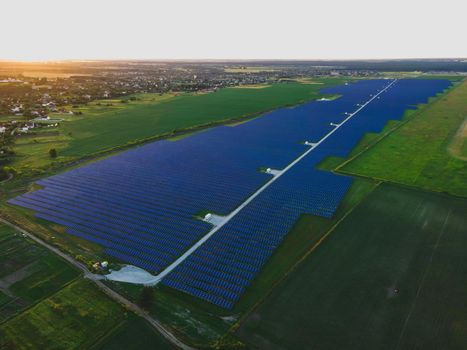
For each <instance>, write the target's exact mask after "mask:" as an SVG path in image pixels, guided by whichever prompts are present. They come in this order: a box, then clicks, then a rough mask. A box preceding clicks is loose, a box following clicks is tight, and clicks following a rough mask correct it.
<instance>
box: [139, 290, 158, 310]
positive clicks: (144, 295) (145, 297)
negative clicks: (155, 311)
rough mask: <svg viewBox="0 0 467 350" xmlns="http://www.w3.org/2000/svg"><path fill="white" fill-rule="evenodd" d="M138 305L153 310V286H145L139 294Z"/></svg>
mask: <svg viewBox="0 0 467 350" xmlns="http://www.w3.org/2000/svg"><path fill="white" fill-rule="evenodd" d="M138 305H139V306H141V308H142V309H143V310H145V311H149V310H151V308H152V306H153V305H154V291H153V289H152V288H151V287H143V289H142V290H141V293H140V295H139V299H138Z"/></svg>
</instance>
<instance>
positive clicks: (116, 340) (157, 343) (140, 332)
mask: <svg viewBox="0 0 467 350" xmlns="http://www.w3.org/2000/svg"><path fill="white" fill-rule="evenodd" d="M92 349H93V350H144V349H147V350H149V349H154V350H169V349H175V348H174V347H173V346H172V345H170V344H168V343H167V342H166V341H165V339H164V338H162V336H160V335H159V334H158V333H156V331H155V330H154V329H153V328H151V326H149V325H148V324H147V323H146V321H144V320H143V319H142V318H140V317H136V316H134V315H129V317H128V319H127V320H126V321H125V323H124V324H123V325H122V326H121V327H119V328H117V329H115V330H114V331H113V332H112V333H111V334H110V335H109V336H108V337H105V338H104V339H103V340H101V341H100V342H98V343H97V344H96V345H94V346H93V347H92Z"/></svg>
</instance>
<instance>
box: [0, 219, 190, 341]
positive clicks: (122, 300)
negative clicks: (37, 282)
mask: <svg viewBox="0 0 467 350" xmlns="http://www.w3.org/2000/svg"><path fill="white" fill-rule="evenodd" d="M0 222H1V223H4V224H6V225H8V226H10V227H13V228H14V229H15V230H17V231H18V232H20V233H22V234H24V235H26V236H28V237H29V238H31V239H32V240H33V241H34V242H36V243H38V244H40V245H41V246H43V247H45V248H47V249H48V250H50V251H52V252H53V253H55V254H57V255H59V256H60V257H61V258H63V259H64V260H66V261H68V262H69V263H70V264H71V265H73V266H75V267H76V268H78V269H79V270H81V271H82V272H83V274H84V278H87V279H90V280H91V281H93V282H94V283H95V284H96V285H97V287H99V289H101V290H102V291H103V292H104V293H105V294H107V295H108V296H109V297H111V298H112V299H114V300H115V301H117V302H119V303H120V304H122V305H124V306H125V307H126V308H127V309H129V310H131V311H133V312H134V313H136V314H137V315H138V316H141V317H142V318H144V319H145V320H146V321H147V322H148V323H149V324H150V325H151V326H152V327H154V328H155V329H156V330H157V331H158V332H159V333H160V334H162V336H163V337H164V338H165V339H167V341H169V342H170V343H171V344H172V345H174V346H175V347H177V348H179V349H183V350H195V348H192V347H190V346H189V345H187V344H185V343H183V342H182V341H180V340H179V339H178V338H177V337H176V336H175V335H174V334H173V333H172V332H171V331H170V330H168V329H167V328H165V327H164V326H163V325H162V324H161V323H160V322H159V321H157V320H155V319H154V318H152V317H151V316H150V315H149V314H147V313H146V312H145V311H144V310H143V309H141V308H140V307H139V306H138V305H136V304H134V303H132V302H131V301H129V300H128V299H126V298H124V297H123V296H122V295H120V294H118V293H117V292H115V291H114V290H113V289H111V288H110V287H108V286H107V285H105V284H104V283H102V282H101V281H100V275H95V274H93V273H91V272H89V270H88V269H87V267H86V266H85V265H83V264H81V263H80V262H78V261H76V260H75V259H73V258H71V257H70V256H68V255H67V254H65V253H64V252H62V251H61V250H59V249H58V248H56V247H54V246H52V245H50V244H48V243H46V242H44V241H43V240H42V239H40V238H38V237H36V236H34V235H33V234H31V233H29V232H28V231H26V230H24V229H22V228H21V227H19V226H17V225H15V224H13V223H11V222H9V221H7V220H5V219H3V218H0Z"/></svg>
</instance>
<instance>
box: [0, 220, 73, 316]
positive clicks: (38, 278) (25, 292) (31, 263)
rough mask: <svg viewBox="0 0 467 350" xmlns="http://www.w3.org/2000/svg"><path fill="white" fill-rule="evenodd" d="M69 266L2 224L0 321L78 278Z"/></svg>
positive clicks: (0, 225)
mask: <svg viewBox="0 0 467 350" xmlns="http://www.w3.org/2000/svg"><path fill="white" fill-rule="evenodd" d="M77 276H78V272H77V271H76V270H74V269H73V268H72V267H71V266H70V265H68V264H67V263H65V262H64V261H62V260H61V259H59V258H57V257H56V256H55V255H53V254H51V253H49V252H48V251H46V250H45V249H43V248H42V247H39V246H38V245H36V244H35V243H33V242H32V241H30V240H29V239H27V238H25V237H23V236H21V235H20V234H19V233H18V232H16V231H14V230H13V229H11V228H10V227H9V226H6V225H3V224H0V296H1V297H0V321H2V320H5V319H7V318H8V317H11V316H12V315H14V314H16V313H18V312H19V311H21V310H22V309H24V308H26V307H28V306H30V305H31V304H33V303H35V302H37V301H39V300H41V299H43V298H44V297H47V296H48V295H50V294H52V293H54V292H56V291H57V290H59V289H60V288H62V286H63V285H65V284H66V283H68V282H70V281H71V280H73V279H75V278H76V277H77Z"/></svg>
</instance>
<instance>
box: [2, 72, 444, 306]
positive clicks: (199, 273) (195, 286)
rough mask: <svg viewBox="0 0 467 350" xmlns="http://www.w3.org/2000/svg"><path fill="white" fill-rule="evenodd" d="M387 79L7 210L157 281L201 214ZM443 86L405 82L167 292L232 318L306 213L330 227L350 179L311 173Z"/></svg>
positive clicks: (113, 166) (255, 181) (289, 157)
mask: <svg viewBox="0 0 467 350" xmlns="http://www.w3.org/2000/svg"><path fill="white" fill-rule="evenodd" d="M390 82H391V81H389V80H363V81H359V82H356V83H350V84H348V85H342V86H339V87H334V88H330V89H325V90H324V91H323V92H325V93H332V94H339V95H341V97H340V98H339V99H337V100H334V101H331V102H325V103H323V102H310V103H305V104H303V105H300V106H297V107H294V108H282V109H278V110H276V111H273V112H271V113H268V114H267V115H265V116H263V117H262V118H257V119H254V120H252V121H250V122H248V123H243V124H240V125H238V126H235V127H230V126H220V127H216V128H213V129H210V130H208V131H205V132H203V133H199V134H196V135H193V136H191V137H188V138H185V139H182V140H179V141H176V142H171V141H158V142H153V143H150V144H147V145H144V146H140V147H137V148H134V149H132V150H129V151H126V152H122V153H120V154H117V155H115V156H113V157H110V158H107V159H104V160H101V161H98V162H95V163H92V164H89V165H86V166H83V167H80V168H77V169H73V170H70V171H67V172H65V173H62V174H58V175H55V176H52V177H49V178H46V179H43V180H41V181H38V182H37V183H38V184H39V185H42V186H43V187H44V188H43V189H41V190H38V191H35V192H32V193H28V194H24V195H22V196H19V197H17V198H14V199H12V200H10V203H12V204H16V205H20V206H23V207H26V208H30V209H32V210H34V211H36V213H37V214H36V215H37V216H38V217H40V218H43V219H46V220H49V221H52V222H55V223H57V224H60V225H63V226H65V227H67V232H68V233H70V234H72V235H75V236H78V237H81V238H83V239H86V240H89V241H92V242H95V243H97V244H99V245H102V246H103V247H105V249H106V253H107V254H109V255H111V256H113V257H115V258H117V259H119V260H121V261H124V262H127V263H130V264H134V265H136V266H140V267H142V268H145V269H147V270H149V271H151V272H153V273H159V272H160V271H162V270H163V269H164V268H165V267H167V266H168V265H170V264H171V263H172V262H173V261H174V260H175V259H177V257H179V256H180V255H181V254H183V253H184V252H185V251H186V250H188V249H189V248H190V247H191V246H192V245H193V244H194V243H195V242H197V241H198V240H199V239H200V238H201V237H203V236H204V235H205V234H206V233H207V232H209V230H210V229H211V228H212V226H211V225H210V224H208V223H206V222H203V221H201V220H199V219H196V218H195V216H196V215H197V214H198V213H199V212H201V211H204V210H209V211H210V212H214V213H217V214H220V215H227V214H229V213H230V212H232V211H233V210H234V209H235V208H237V207H238V206H239V205H240V204H241V203H242V202H244V201H245V200H246V199H247V198H248V197H249V196H251V195H252V194H253V193H254V192H255V191H256V190H257V189H259V188H260V187H261V186H262V185H264V184H265V183H266V182H268V181H270V180H271V179H272V176H271V175H270V174H266V173H263V172H259V171H258V170H259V169H260V168H263V167H270V168H274V169H283V168H285V167H286V166H287V165H288V164H290V163H291V162H292V161H293V160H295V159H296V158H297V157H299V156H300V155H301V154H303V153H304V152H305V151H306V150H308V149H309V148H308V146H305V145H304V144H303V143H304V141H309V142H317V141H319V140H320V139H322V138H323V137H324V136H325V135H326V134H328V133H329V132H330V131H331V130H333V129H334V127H333V126H332V125H330V123H340V122H342V121H343V120H344V119H346V118H347V116H348V113H350V112H354V111H355V110H357V109H358V108H359V105H361V104H362V103H365V102H366V101H368V100H369V99H370V98H371V97H372V96H374V95H375V94H377V93H378V92H379V91H381V90H382V89H384V88H385V87H386V86H387V85H388V84H389V83H390ZM449 85H450V82H449V81H445V80H425V81H424V80H416V79H403V80H399V81H398V82H397V83H396V84H394V85H393V86H391V87H390V88H389V89H387V90H386V91H385V92H384V93H382V94H381V95H380V96H379V97H378V98H375V99H374V100H373V101H372V102H371V103H370V104H368V105H367V106H366V107H365V108H364V109H362V110H361V111H360V112H359V113H358V114H356V115H355V116H354V117H352V118H351V119H350V120H348V121H347V122H346V124H345V125H344V126H343V127H341V128H339V129H338V130H336V132H334V133H333V134H332V135H331V136H330V137H328V138H327V139H326V140H325V141H324V142H322V143H321V144H320V146H319V147H317V148H316V149H314V150H313V151H312V152H311V153H309V154H308V155H307V156H306V157H304V158H303V159H302V160H301V161H300V162H299V163H297V164H295V166H294V167H292V168H291V169H290V170H289V171H288V172H286V173H285V174H283V175H282V176H281V177H280V178H278V179H277V180H276V181H274V182H273V183H271V185H270V186H269V187H267V189H266V190H264V191H263V192H261V193H260V194H259V195H258V196H257V197H256V198H255V199H254V200H253V201H251V202H250V203H249V204H248V205H247V206H246V207H244V208H243V209H242V210H241V211H240V212H239V213H238V214H237V215H236V216H235V217H234V218H233V219H232V220H231V221H229V222H228V223H227V224H226V225H224V226H223V227H222V228H221V229H219V230H218V231H217V232H216V233H215V234H214V235H213V236H212V237H211V238H210V239H209V240H208V241H207V242H206V243H204V244H203V245H202V246H201V247H200V248H199V249H198V250H196V251H195V252H194V253H193V254H192V255H190V256H189V257H188V258H187V259H186V260H185V261H183V263H181V264H180V265H178V266H177V268H176V269H175V270H173V271H172V272H171V273H170V274H169V275H168V276H167V277H166V278H165V279H164V280H163V283H164V284H165V285H167V286H170V287H172V288H176V289H179V290H182V291H184V292H187V293H190V294H192V295H194V296H196V297H199V298H202V299H204V300H207V301H209V302H211V303H213V304H216V305H219V306H221V307H223V308H231V307H233V306H234V304H235V302H237V301H238V299H239V298H240V296H241V295H242V293H244V291H245V289H246V288H247V286H248V285H249V283H250V282H251V281H252V280H253V279H254V277H255V276H256V274H257V273H258V272H259V271H260V269H261V267H262V266H263V265H264V264H265V263H266V261H267V260H268V258H269V257H270V256H271V254H273V252H274V250H275V249H276V248H277V247H278V246H279V245H280V244H281V242H282V240H283V239H284V238H285V236H286V235H287V232H289V231H290V229H291V227H292V225H293V224H294V223H295V222H296V220H297V219H298V218H299V216H300V215H301V214H303V213H309V214H313V215H319V216H322V217H326V218H331V217H332V216H333V214H334V212H335V211H336V210H337V208H338V206H339V203H340V202H341V200H342V198H343V197H344V196H345V194H346V192H347V191H348V189H349V187H350V185H351V183H352V179H351V178H350V177H345V176H338V175H335V174H332V173H329V172H324V171H320V170H317V169H315V168H316V165H317V164H318V163H319V162H321V161H322V160H323V159H324V158H326V157H328V156H331V155H333V156H346V155H348V153H349V152H350V151H351V150H352V148H353V147H354V146H355V145H356V143H357V142H358V141H359V140H360V139H361V137H362V136H363V135H364V133H366V132H379V131H381V129H382V128H383V127H384V125H385V124H386V123H387V121H388V120H390V119H400V118H402V116H403V113H404V111H405V110H406V109H408V108H414V107H415V106H416V105H417V104H420V103H425V102H427V99H428V98H429V97H431V96H434V95H435V94H436V93H439V92H441V91H442V90H443V89H445V88H447V87H449Z"/></svg>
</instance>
